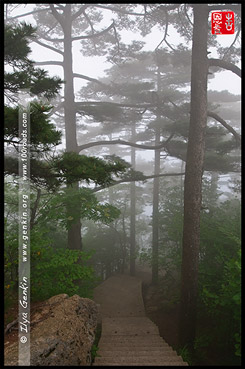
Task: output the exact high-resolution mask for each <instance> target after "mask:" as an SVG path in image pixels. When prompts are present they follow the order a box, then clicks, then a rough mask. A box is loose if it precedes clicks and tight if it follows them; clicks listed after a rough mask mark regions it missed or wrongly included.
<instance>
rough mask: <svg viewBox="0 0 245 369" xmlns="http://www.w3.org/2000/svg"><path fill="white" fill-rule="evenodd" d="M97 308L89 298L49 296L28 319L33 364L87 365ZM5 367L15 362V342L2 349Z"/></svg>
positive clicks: (14, 364) (92, 340)
mask: <svg viewBox="0 0 245 369" xmlns="http://www.w3.org/2000/svg"><path fill="white" fill-rule="evenodd" d="M97 319H98V308H97V305H96V304H95V303H94V302H93V301H92V300H90V299H87V298H81V297H80V296H78V295H74V296H72V297H68V295H66V294H61V295H57V296H53V297H51V298H50V299H49V300H47V301H46V303H45V304H44V305H43V306H42V308H41V310H39V311H38V312H36V313H35V314H34V316H33V317H32V320H31V350H30V351H31V363H30V364H31V365H32V366H88V365H91V347H92V345H93V342H94V338H95V332H96V327H97ZM4 364H5V366H17V365H18V342H16V343H14V344H13V345H11V346H9V347H8V348H7V349H6V350H5V363H4Z"/></svg>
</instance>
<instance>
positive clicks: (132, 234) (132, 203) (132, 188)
mask: <svg viewBox="0 0 245 369" xmlns="http://www.w3.org/2000/svg"><path fill="white" fill-rule="evenodd" d="M131 141H133V142H134V141H135V125H133V126H132V140H131ZM135 163H136V160H135V148H134V147H132V148H131V165H132V168H133V169H135ZM135 218H136V188H135V182H131V183H130V275H131V276H134V275H135V259H136V237H135V231H136V230H135Z"/></svg>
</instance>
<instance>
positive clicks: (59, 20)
mask: <svg viewBox="0 0 245 369" xmlns="http://www.w3.org/2000/svg"><path fill="white" fill-rule="evenodd" d="M49 6H50V9H51V12H52V14H53V16H54V17H55V19H56V20H57V21H58V22H59V23H60V25H61V26H62V28H63V25H64V22H65V18H64V17H62V15H60V13H59V12H57V10H56V9H55V7H54V4H49Z"/></svg>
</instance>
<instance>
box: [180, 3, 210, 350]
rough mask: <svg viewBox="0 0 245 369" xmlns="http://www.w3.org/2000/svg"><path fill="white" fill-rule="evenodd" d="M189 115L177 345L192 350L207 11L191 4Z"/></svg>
mask: <svg viewBox="0 0 245 369" xmlns="http://www.w3.org/2000/svg"><path fill="white" fill-rule="evenodd" d="M193 11H194V27H193V45H192V65H191V112H190V128H189V138H188V148H187V160H186V169H185V186H184V225H183V250H182V270H181V310H180V326H179V327H180V331H179V333H180V335H179V344H180V346H182V347H183V346H185V345H187V347H189V348H190V349H191V350H192V348H193V343H194V339H195V326H196V307H197V294H198V263H199V244H200V209H201V201H202V175H203V167H204V151H205V129H206V125H207V73H208V61H207V35H208V8H207V5H206V4H197V5H193Z"/></svg>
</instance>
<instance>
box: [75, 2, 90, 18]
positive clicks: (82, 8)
mask: <svg viewBox="0 0 245 369" xmlns="http://www.w3.org/2000/svg"><path fill="white" fill-rule="evenodd" d="M88 6H89V4H87V5H84V6H82V7H81V8H80V9H79V10H78V11H77V12H76V13H74V14H73V15H72V17H71V19H72V21H74V20H75V19H76V18H78V17H79V16H80V15H81V14H82V13H83V12H84V11H85V10H86V9H87V7H88Z"/></svg>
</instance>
